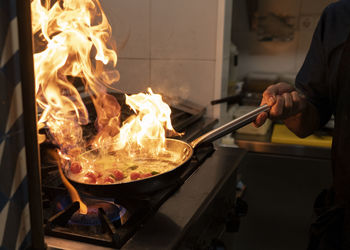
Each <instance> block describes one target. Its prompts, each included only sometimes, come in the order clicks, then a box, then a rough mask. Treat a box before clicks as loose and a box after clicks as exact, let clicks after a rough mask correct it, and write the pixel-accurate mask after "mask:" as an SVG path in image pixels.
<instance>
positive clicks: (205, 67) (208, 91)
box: [151, 60, 215, 108]
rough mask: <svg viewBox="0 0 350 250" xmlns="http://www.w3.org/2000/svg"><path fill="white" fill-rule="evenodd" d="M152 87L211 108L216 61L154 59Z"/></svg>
mask: <svg viewBox="0 0 350 250" xmlns="http://www.w3.org/2000/svg"><path fill="white" fill-rule="evenodd" d="M151 64H152V66H151V69H152V72H151V76H152V78H151V81H152V87H153V88H154V89H155V90H157V91H159V92H163V93H166V94H168V95H171V94H174V95H177V96H180V97H182V98H184V99H191V100H192V101H193V102H195V103H198V104H200V105H203V106H207V107H208V108H210V101H211V100H213V98H214V84H213V83H214V77H215V62H214V61H199V60H152V62H151Z"/></svg>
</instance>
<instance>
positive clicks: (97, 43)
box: [31, 0, 176, 161]
mask: <svg viewBox="0 0 350 250" xmlns="http://www.w3.org/2000/svg"><path fill="white" fill-rule="evenodd" d="M31 9H32V30H33V36H34V46H35V48H34V49H35V54H34V67H35V81H36V95H37V103H38V105H39V107H40V110H41V116H40V119H39V123H40V124H46V125H47V127H48V128H49V131H50V137H52V140H53V142H54V143H56V144H57V145H58V146H59V147H60V156H61V158H62V159H63V160H65V161H67V160H68V161H72V160H74V159H77V158H78V157H77V156H78V155H80V154H81V153H83V152H84V151H86V149H87V148H88V147H90V148H91V147H95V148H108V147H109V148H110V147H111V145H113V147H114V149H117V150H118V151H123V154H135V152H140V151H142V152H147V153H150V154H153V155H154V154H158V153H161V152H162V151H164V150H165V145H164V143H165V136H166V133H167V132H169V131H172V133H176V132H175V131H174V130H173V128H172V126H171V121H170V108H169V106H168V105H167V104H165V103H164V102H163V101H162V97H161V96H160V95H157V94H153V93H152V91H151V90H150V89H149V90H148V93H147V94H143V93H141V94H137V95H130V96H126V104H127V105H129V106H130V107H131V109H132V110H133V111H134V113H135V115H133V116H131V117H129V118H128V119H127V120H126V121H125V122H124V124H123V125H122V126H121V124H120V123H121V121H120V111H121V107H120V105H119V103H118V101H117V100H116V98H115V97H114V96H112V95H110V94H107V88H108V87H109V85H111V84H112V83H115V82H117V81H118V80H119V72H118V70H116V64H117V54H116V52H115V51H114V50H113V49H112V47H111V45H110V44H109V41H110V37H111V27H110V25H109V23H108V20H107V18H106V16H105V14H104V12H103V10H102V8H101V5H100V3H99V1H98V0H62V1H56V0H33V1H32V3H31ZM76 82H80V83H82V84H83V86H84V89H85V92H86V93H88V95H89V96H90V97H91V99H92V102H93V104H94V106H95V110H96V113H97V120H96V121H95V126H96V129H97V134H96V135H95V137H94V138H92V139H90V140H89V141H85V139H84V138H83V129H82V125H85V124H88V123H89V122H91V121H90V120H89V115H88V111H87V108H86V107H85V105H84V103H83V100H82V98H81V96H80V94H79V91H78V90H77V88H76V86H75V84H76ZM149 139H152V143H149V142H150V140H149Z"/></svg>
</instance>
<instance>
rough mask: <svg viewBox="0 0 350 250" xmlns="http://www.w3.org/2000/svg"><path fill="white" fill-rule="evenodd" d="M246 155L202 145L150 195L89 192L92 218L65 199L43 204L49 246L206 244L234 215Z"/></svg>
mask: <svg viewBox="0 0 350 250" xmlns="http://www.w3.org/2000/svg"><path fill="white" fill-rule="evenodd" d="M244 155H245V151H244V150H242V149H235V148H222V147H217V148H214V147H213V146H212V145H211V146H207V147H206V148H200V150H199V151H198V156H197V155H196V156H195V157H194V159H193V160H192V162H191V164H190V166H189V167H188V170H187V171H186V172H185V173H184V174H183V176H182V177H181V178H180V180H179V182H178V183H177V184H175V185H174V186H171V187H169V188H167V189H164V190H161V191H159V192H157V193H156V194H154V195H152V196H150V197H148V199H145V200H124V201H118V200H115V199H113V198H111V199H107V200H106V199H104V200H103V199H99V198H96V197H95V198H91V197H89V198H90V199H92V200H95V201H94V202H95V203H92V204H93V206H94V209H93V210H95V211H96V212H94V213H95V214H94V216H91V217H92V218H83V219H82V218H75V217H74V213H75V212H76V211H77V210H78V209H79V206H78V204H75V203H69V199H68V201H67V198H65V199H66V200H65V201H64V199H63V202H62V200H61V201H60V202H59V203H60V204H61V203H68V205H65V206H62V205H57V202H55V203H53V204H54V205H50V206H44V207H45V208H44V218H45V232H46V237H45V241H46V243H47V244H48V246H49V247H50V248H52V249H83V248H85V247H94V248H96V249H174V248H175V249H209V247H212V244H213V242H215V240H216V239H218V238H220V236H221V234H222V233H223V232H225V231H226V230H228V228H227V225H231V226H232V223H235V221H236V219H237V218H235V216H234V214H235V210H234V207H235V197H236V196H235V188H236V186H235V183H236V172H237V171H236V170H237V167H238V166H239V163H240V161H241V159H242V158H243V156H244ZM47 188H48V187H47V186H46V185H43V190H44V197H50V196H52V195H53V196H54V197H57V194H56V193H60V195H58V196H60V197H67V194H66V191H65V190H64V188H58V189H60V190H59V191H58V190H52V188H48V189H47ZM86 198H87V197H83V199H86ZM49 199H50V200H52V199H53V198H49ZM60 199H62V198H59V200H60ZM45 200H46V198H45V199H44V204H45ZM103 204H108V206H107V207H109V206H112V207H114V209H112V212H109V211H108V208H106V206H104V205H103ZM88 216H89V215H88ZM78 217H79V216H78ZM82 224H83V225H82ZM85 224H88V225H85ZM213 249H215V248H213Z"/></svg>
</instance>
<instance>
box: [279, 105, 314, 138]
mask: <svg viewBox="0 0 350 250" xmlns="http://www.w3.org/2000/svg"><path fill="white" fill-rule="evenodd" d="M283 122H284V124H285V125H286V126H287V127H288V128H289V129H290V130H291V131H292V132H293V133H294V134H296V135H297V136H299V137H301V138H304V137H306V136H309V135H310V134H312V133H313V132H314V131H315V130H317V129H318V128H319V126H320V117H319V114H318V110H317V109H316V107H315V106H314V105H313V104H311V103H310V102H308V101H306V100H305V106H304V108H303V109H302V111H301V112H299V113H298V114H296V115H294V116H291V117H289V118H287V119H285V120H284V121H283Z"/></svg>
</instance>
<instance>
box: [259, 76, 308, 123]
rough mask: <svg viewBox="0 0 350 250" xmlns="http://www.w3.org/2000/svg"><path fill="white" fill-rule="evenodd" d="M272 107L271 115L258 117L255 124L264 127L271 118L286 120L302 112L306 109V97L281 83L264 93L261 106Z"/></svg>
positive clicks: (286, 84)
mask: <svg viewBox="0 0 350 250" xmlns="http://www.w3.org/2000/svg"><path fill="white" fill-rule="evenodd" d="M264 104H267V105H269V106H270V107H271V109H270V112H269V114H268V113H266V112H263V113H261V114H259V115H258V117H257V118H256V120H255V122H254V124H255V126H256V127H260V126H262V125H263V124H264V123H265V121H266V119H267V118H268V117H269V118H270V119H271V120H284V119H287V118H289V117H291V116H294V115H296V114H298V113H299V112H301V111H302V110H303V108H304V107H305V97H304V96H303V95H301V94H300V93H298V92H297V91H296V89H295V88H294V87H293V86H291V85H290V84H288V83H284V82H280V83H277V84H274V85H271V86H269V87H268V88H267V89H266V90H265V91H264V93H263V98H262V100H261V103H260V105H264Z"/></svg>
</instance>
